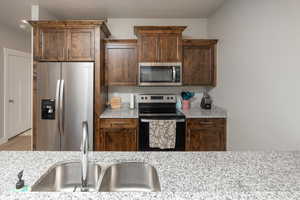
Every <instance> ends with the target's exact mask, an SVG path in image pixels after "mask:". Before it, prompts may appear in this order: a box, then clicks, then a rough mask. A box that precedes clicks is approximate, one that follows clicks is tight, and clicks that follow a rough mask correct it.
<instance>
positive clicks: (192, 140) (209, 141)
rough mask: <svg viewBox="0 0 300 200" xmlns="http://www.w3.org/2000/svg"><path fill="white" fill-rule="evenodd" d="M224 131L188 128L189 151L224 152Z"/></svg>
mask: <svg viewBox="0 0 300 200" xmlns="http://www.w3.org/2000/svg"><path fill="white" fill-rule="evenodd" d="M224 139H225V138H224V130H223V129H221V128H214V129H212V128H211V129H193V128H188V133H187V148H188V150H189V151H224V150H225V144H224Z"/></svg>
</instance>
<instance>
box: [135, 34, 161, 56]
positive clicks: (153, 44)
mask: <svg viewBox="0 0 300 200" xmlns="http://www.w3.org/2000/svg"><path fill="white" fill-rule="evenodd" d="M138 46H139V62H159V55H158V53H159V36H158V35H157V34H145V35H141V36H140V37H139V39H138Z"/></svg>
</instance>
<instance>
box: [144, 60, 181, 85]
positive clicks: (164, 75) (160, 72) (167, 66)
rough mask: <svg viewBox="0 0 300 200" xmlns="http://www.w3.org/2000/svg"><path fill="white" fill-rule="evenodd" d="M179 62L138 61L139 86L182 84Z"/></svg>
mask: <svg viewBox="0 0 300 200" xmlns="http://www.w3.org/2000/svg"><path fill="white" fill-rule="evenodd" d="M181 74H182V69H181V63H140V64H139V85H140V86H172V85H173V86H176V85H177V86H178V85H182V81H181V79H182V77H181V76H182V75H181Z"/></svg>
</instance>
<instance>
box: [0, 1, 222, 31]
mask: <svg viewBox="0 0 300 200" xmlns="http://www.w3.org/2000/svg"><path fill="white" fill-rule="evenodd" d="M223 2H224V0H1V1H0V23H2V24H7V25H9V26H11V27H15V28H19V24H20V21H21V20H22V19H30V12H31V5H33V4H39V5H40V7H41V8H43V9H47V10H48V11H49V13H51V14H52V15H54V16H55V17H57V18H58V19H103V18H206V17H208V16H209V15H210V14H211V13H213V12H214V11H215V10H216V9H217V8H218V7H219V6H220V5H221V4H222V3H223Z"/></svg>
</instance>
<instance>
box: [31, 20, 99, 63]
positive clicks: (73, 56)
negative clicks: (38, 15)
mask: <svg viewBox="0 0 300 200" xmlns="http://www.w3.org/2000/svg"><path fill="white" fill-rule="evenodd" d="M95 28H96V27H95V26H84V25H82V24H72V26H69V25H66V24H63V23H62V24H58V22H56V25H55V22H53V23H51V22H49V23H48V24H38V25H36V30H35V32H36V35H35V37H34V38H35V43H36V45H35V47H34V56H35V60H38V61H95Z"/></svg>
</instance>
